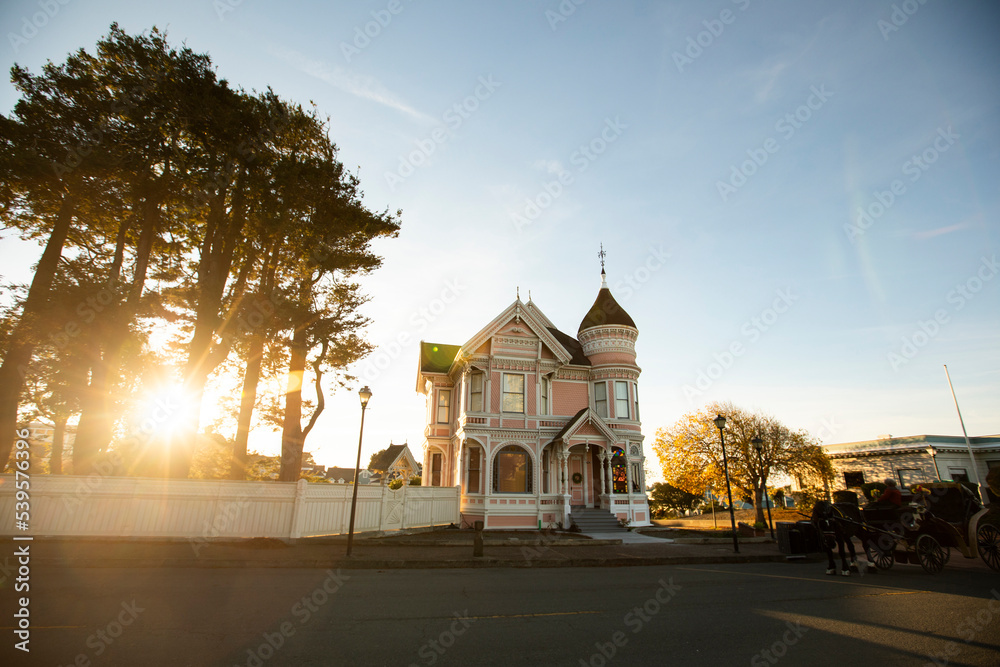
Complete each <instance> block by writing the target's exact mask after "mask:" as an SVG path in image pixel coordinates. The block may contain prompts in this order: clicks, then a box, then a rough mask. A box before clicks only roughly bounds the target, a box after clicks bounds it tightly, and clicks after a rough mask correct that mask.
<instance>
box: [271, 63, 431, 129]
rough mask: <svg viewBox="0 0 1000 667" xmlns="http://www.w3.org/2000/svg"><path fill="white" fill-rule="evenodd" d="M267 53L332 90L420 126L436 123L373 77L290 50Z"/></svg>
mask: <svg viewBox="0 0 1000 667" xmlns="http://www.w3.org/2000/svg"><path fill="white" fill-rule="evenodd" d="M267 50H268V53H270V54H271V55H273V56H275V57H277V58H281V59H282V60H284V61H285V62H287V63H288V64H290V65H291V66H292V67H294V68H295V69H297V70H299V71H301V72H303V73H304V74H307V75H309V76H311V77H313V78H316V79H319V80H320V81H323V82H324V83H328V84H330V85H331V86H333V87H334V88H338V89H340V90H342V91H344V92H345V93H349V94H351V95H354V96H355V97H360V98H362V99H366V100H371V101H372V102H376V103H378V104H381V105H383V106H387V107H389V108H390V109H396V110H397V111H402V112H403V113H405V114H407V115H408V116H411V117H413V118H414V119H416V120H418V121H420V122H421V123H440V121H439V120H437V119H435V118H432V117H430V116H428V115H427V114H425V113H421V112H420V111H417V110H416V109H414V108H413V107H411V106H409V105H408V104H406V103H404V102H402V101H401V100H399V99H398V98H397V97H396V96H395V95H393V94H392V93H391V92H390V91H389V90H388V89H387V88H386V87H385V86H383V85H382V84H381V83H379V82H378V80H377V79H375V78H373V77H370V76H362V75H359V74H353V73H351V72H348V71H346V70H344V69H343V68H341V67H331V66H330V65H328V64H326V63H324V62H322V61H319V60H313V59H311V58H308V57H307V56H305V55H303V54H301V53H299V52H297V51H293V50H291V49H286V48H283V47H279V46H274V45H269V46H268V49H267Z"/></svg>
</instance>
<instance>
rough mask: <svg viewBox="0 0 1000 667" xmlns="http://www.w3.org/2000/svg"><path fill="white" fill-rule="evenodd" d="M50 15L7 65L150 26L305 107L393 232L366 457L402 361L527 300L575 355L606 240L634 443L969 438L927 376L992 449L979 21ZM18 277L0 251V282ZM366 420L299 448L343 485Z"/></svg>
mask: <svg viewBox="0 0 1000 667" xmlns="http://www.w3.org/2000/svg"><path fill="white" fill-rule="evenodd" d="M52 4H53V6H58V7H59V9H58V11H57V12H55V14H54V16H52V17H51V18H49V17H47V16H46V17H44V18H45V20H44V21H42V20H41V18H39V16H41V15H38V16H35V17H34V20H35V22H36V23H38V24H43V23H44V25H41V27H39V28H38V29H37V34H34V33H33V32H32V30H31V29H30V28H27V27H26V24H25V21H28V22H31V21H32V20H33V19H32V17H33V15H35V14H37V13H38V12H41V11H43V10H42V9H41V8H40V7H41V5H39V4H38V3H37V2H30V1H24V0H19V1H9V2H6V3H4V6H3V9H2V10H0V23H2V26H3V34H4V39H3V41H2V44H0V53H2V61H3V65H4V67H8V68H9V66H10V65H11V64H13V63H14V62H18V63H20V64H22V65H25V66H27V67H28V68H30V69H31V70H33V71H37V70H38V69H39V67H40V65H41V64H42V63H43V62H44V61H45V60H46V59H51V60H53V61H56V62H61V61H62V60H63V59H64V58H65V56H66V54H67V52H68V51H70V50H72V49H76V48H79V47H86V48H88V49H90V48H92V47H93V45H94V43H95V42H96V41H97V40H98V39H99V38H100V37H101V36H102V35H104V34H105V33H106V32H107V29H108V26H109V24H110V23H111V22H112V21H117V22H119V23H120V24H121V26H122V27H123V28H124V29H125V30H127V31H129V32H140V31H143V30H147V29H149V28H150V27H151V26H152V25H154V24H155V25H157V26H159V27H160V28H165V29H167V30H168V32H169V37H170V39H171V40H172V41H174V42H177V43H179V42H186V43H187V45H188V46H190V47H191V48H192V49H194V50H195V51H199V52H208V53H209V54H210V55H211V57H212V59H213V61H214V62H215V64H216V65H217V67H218V70H219V73H220V75H221V76H222V77H224V78H226V79H228V80H229V81H230V82H231V83H233V84H234V85H238V86H242V87H244V88H246V89H258V90H259V89H262V88H264V87H266V86H271V87H273V88H274V89H275V90H276V91H277V92H278V93H279V94H280V95H282V96H283V97H285V98H288V99H292V100H296V101H300V102H303V103H306V102H309V101H313V102H315V103H316V105H317V107H318V108H319V110H320V111H321V112H322V113H323V114H324V115H329V117H330V125H331V133H332V136H333V138H334V139H335V141H336V142H337V143H338V145H339V147H340V150H341V153H340V157H341V159H342V160H343V162H344V163H345V164H346V165H348V166H349V167H350V168H351V169H352V170H355V169H357V168H360V176H361V180H362V184H363V188H364V190H365V193H366V201H367V203H368V205H369V206H370V207H372V208H374V209H377V210H382V209H385V208H389V209H391V210H395V209H397V208H401V209H403V218H402V219H403V228H402V233H401V235H400V237H399V239H397V240H392V241H387V242H385V243H383V244H381V245H380V246H379V247H378V250H379V251H380V252H381V253H382V254H383V255H384V257H385V266H384V268H383V269H381V270H380V271H379V272H378V273H377V274H375V275H374V276H372V277H371V278H370V279H369V280H368V281H367V290H368V292H369V293H370V294H371V295H372V297H373V299H372V301H371V303H370V304H369V306H368V308H367V313H368V314H369V315H370V316H371V317H372V318H373V319H374V324H373V325H372V326H371V328H370V338H371V339H372V341H373V342H375V343H376V344H379V345H380V346H381V348H380V354H381V355H382V356H381V357H380V360H381V365H382V366H385V368H384V369H382V370H378V371H377V372H373V371H372V370H371V369H368V370H367V371H366V370H365V366H366V364H362V365H361V366H362V367H361V368H360V369H359V371H360V372H362V375H363V377H364V378H365V380H366V381H367V382H368V384H370V386H371V389H372V391H373V393H374V397H373V398H372V402H371V405H370V408H369V413H368V416H367V419H366V433H365V455H364V459H365V460H367V457H368V454H369V453H370V452H372V451H375V450H376V449H379V448H381V447H384V446H385V445H386V444H388V441H389V439H390V438H391V439H393V440H394V441H395V442H401V441H403V440H407V439H408V440H409V442H410V443H411V445H414V449H416V450H419V445H420V443H421V441H422V428H423V422H422V420H423V400H422V397H421V396H419V395H418V394H416V393H415V392H414V384H415V370H416V365H417V341H418V340H420V339H421V338H422V339H425V340H431V341H434V342H443V343H452V344H461V343H463V342H465V341H466V340H467V339H468V338H470V337H471V336H472V335H473V334H475V333H476V332H477V331H478V330H479V329H480V328H481V327H482V326H483V325H485V324H486V323H487V322H489V320H491V319H492V318H493V317H494V316H495V315H496V314H497V313H499V312H500V311H501V310H502V309H503V308H505V307H506V306H507V305H509V304H510V303H511V302H512V301H513V299H514V296H515V289H516V288H517V287H518V286H519V287H520V289H521V295H522V297H523V298H524V299H525V300H526V298H527V293H528V290H531V296H532V297H533V299H534V301H535V302H536V303H537V305H538V306H539V307H540V308H541V309H542V310H543V311H544V312H545V313H546V314H547V315H548V316H549V318H550V319H551V320H552V321H553V322H555V323H556V324H557V326H559V327H560V328H561V329H563V330H564V331H566V332H567V333H570V334H573V335H575V333H576V328H577V326H578V325H579V322H580V320H581V318H582V317H583V315H584V314H585V313H586V311H587V309H588V308H589V306H590V305H591V303H592V302H593V300H594V298H595V296H596V291H597V288H598V285H599V276H598V274H599V270H600V267H599V264H598V260H597V256H596V255H597V251H598V248H599V244H600V243H603V244H604V247H605V249H606V250H607V252H608V256H607V270H608V278H609V283H610V284H611V286H612V289H613V291H614V293H615V295H616V296H617V298H618V300H619V301H620V302H621V303H622V305H623V306H624V307H625V308H626V310H627V311H628V312H629V313H630V314H631V316H632V317H633V318H634V320H635V321H636V323H637V325H638V327H639V343H638V353H639V357H638V361H639V364H640V366H641V367H642V371H643V372H642V379H641V385H642V386H641V394H642V414H643V418H644V432H645V433H646V436H647V444H648V443H649V442H651V441H652V439H653V436H654V432H655V430H656V428H657V427H659V426H664V425H669V424H671V423H673V422H675V421H676V420H677V419H679V418H680V417H681V416H682V415H683V414H684V413H685V412H688V411H690V410H693V409H696V408H698V407H699V406H701V405H702V404H704V403H705V402H708V401H710V400H716V399H722V400H726V399H728V400H732V401H734V402H736V403H737V404H739V405H741V406H745V407H748V408H759V409H762V410H766V411H768V412H771V413H773V414H774V415H776V416H777V417H779V418H780V419H782V420H783V421H784V422H785V423H786V424H788V425H789V426H792V427H794V428H804V429H808V430H809V431H811V432H812V433H813V434H815V435H819V436H821V437H822V438H823V439H824V441H825V442H828V443H831V442H844V441H852V440H863V439H869V438H874V437H875V436H877V435H879V434H885V433H891V434H893V435H898V436H902V435H916V434H921V433H933V434H952V435H955V434H960V433H961V431H960V427H959V423H958V418H957V416H956V414H955V408H954V405H953V404H952V400H951V395H950V394H949V391H948V386H947V383H946V380H945V375H944V370H943V368H942V365H943V364H948V367H949V369H950V371H951V374H952V379H953V381H954V382H955V387H956V391H957V392H958V397H959V400H960V402H961V407H962V409H963V415H964V417H965V421H966V425H967V427H968V430H969V432H970V434H973V435H985V434H996V433H1000V268H998V267H997V266H996V264H995V262H996V260H997V258H998V255H1000V222H998V212H1000V209H998V207H1000V200H998V197H1000V194H998V193H1000V189H998V187H997V185H998V183H1000V104H998V103H1000V90H998V84H1000V76H998V73H1000V72H998V67H1000V40H997V38H996V35H997V34H998V33H1000V8H998V7H997V6H996V4H995V3H992V2H947V3H946V2H941V1H937V0H931V1H929V2H927V3H926V4H920V3H919V2H917V1H916V0H909V1H908V2H899V1H898V0H895V1H894V2H889V1H881V2H871V1H868V2H860V1H837V2H833V1H826V2H810V3H803V2H767V3H765V2H762V1H759V0H739V1H738V2H730V1H729V0H715V1H713V2H609V1H604V2H598V1H597V0H589V1H587V2H583V3H582V4H580V5H575V4H574V3H573V2H571V1H570V0H563V1H562V2H561V3H560V2H559V0H546V1H537V2H503V3H500V2H494V3H467V2H435V3H421V2H411V1H407V0H399V1H398V2H389V1H388V0H378V1H375V2H352V3H336V5H335V6H328V5H330V4H333V3H321V2H311V3H282V4H281V5H280V6H278V5H277V3H265V2H261V1H260V0H243V1H242V2H238V0H229V2H227V1H226V0H217V1H215V2H213V1H212V0H202V1H198V2H193V1H179V2H172V3H156V4H155V5H154V4H153V3H136V2H101V1H98V0H94V1H85V0H69V1H68V2H67V3H66V4H65V5H64V6H63V5H59V4H58V2H56V0H53V3H52ZM143 5H146V6H143ZM560 7H563V8H564V10H563V13H560ZM894 7H897V8H899V9H898V10H894ZM568 9H572V10H573V11H572V12H569V11H568ZM905 10H909V11H910V12H911V13H910V14H906V13H905ZM393 12H395V13H393ZM894 12H895V13H894ZM378 21H381V24H380V23H379V22H378ZM366 30H367V32H368V33H369V35H373V36H368V35H365V31H366ZM12 33H13V34H15V35H19V36H20V37H21V38H24V39H23V40H22V39H20V38H19V39H14V40H12V38H11V34H12ZM27 35H31V36H30V38H26V36H27ZM15 48H16V52H15ZM0 96H2V99H0V107H2V108H3V109H4V110H5V111H6V110H9V109H10V108H11V106H12V105H13V103H14V100H15V94H14V91H13V89H12V88H11V87H10V85H9V84H6V85H4V86H3V87H2V88H0ZM456 105H459V106H458V107H457V108H456ZM588 147H589V148H588ZM414 164H417V166H413V165H414ZM411 169H412V173H410V170H411ZM387 174H389V175H388V176H387ZM894 188H895V192H893V189H894ZM530 201H534V205H535V206H537V207H538V208H537V209H533V208H532V206H531V205H530V204H529V202H530ZM862 210H865V211H868V217H867V218H860V221H859V211H862ZM852 226H853V227H852ZM32 252H36V256H35V258H36V259H37V251H36V250H32ZM27 257H30V253H29V254H27V255H26V254H25V253H24V251H23V250H21V249H20V248H19V245H18V242H17V241H14V240H11V239H10V238H9V237H8V238H5V240H4V241H3V242H2V245H0V260H2V263H3V265H4V269H3V271H2V272H3V273H4V275H5V277H10V278H14V277H16V276H17V275H19V273H18V272H19V270H23V269H24V268H26V265H27V263H28V262H27V261H26V258H27ZM629 281H631V285H630V284H629ZM961 290H964V292H963V291H961ZM443 294H444V295H445V296H447V297H448V299H449V300H450V301H451V303H448V304H444V303H443V302H441V303H438V302H437V301H436V300H437V299H439V298H441V297H442V295H443ZM422 309H423V310H425V311H426V313H427V315H426V316H425V315H423V314H421V312H422ZM779 311H781V312H779ZM400 339H402V340H403V341H405V342H404V344H402V345H400V346H399V349H398V350H397V349H395V348H391V347H389V344H390V343H392V342H393V341H398V340H400ZM734 346H735V349H736V350H737V351H738V352H739V354H738V355H734V356H733V357H732V358H731V359H730V358H729V357H727V356H726V355H727V351H728V350H731V349H734ZM911 346H912V347H911ZM893 355H896V356H893ZM713 364H719V365H718V366H713ZM723 365H725V366H727V367H726V368H723ZM700 373H704V374H705V376H704V377H703V378H702V380H701V383H700V388H699V374H700ZM686 386H687V387H688V389H687V390H685V387H686ZM696 391H697V392H700V393H698V394H696V393H695V392H696ZM358 413H359V408H358V400H357V396H356V394H350V393H348V392H340V393H338V394H336V395H334V396H333V397H332V400H331V401H330V407H329V408H328V412H327V413H326V414H325V415H324V416H323V418H322V419H321V421H320V423H319V425H318V426H317V431H316V432H314V434H313V435H311V436H310V438H309V441H308V442H307V447H306V448H307V450H312V451H313V452H314V453H315V454H316V458H317V459H318V460H319V461H320V462H321V463H327V464H337V465H350V464H351V463H353V458H354V454H353V452H354V450H355V447H356V442H357V440H356V438H357V425H358V417H359V414H358ZM267 442H276V438H275V437H273V436H271V435H270V434H263V435H258V440H257V443H258V446H261V447H265V446H267V445H266V443H267ZM650 454H651V450H649V449H648V448H647V455H650ZM418 456H419V453H418Z"/></svg>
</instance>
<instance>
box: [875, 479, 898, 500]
mask: <svg viewBox="0 0 1000 667" xmlns="http://www.w3.org/2000/svg"><path fill="white" fill-rule="evenodd" d="M875 502H876V503H884V504H886V505H889V504H892V505H895V506H896V507H902V506H903V494H902V493H900V492H899V489H898V488H897V487H896V480H894V479H893V478H891V477H888V478H886V480H885V491H883V492H882V495H881V496H879V497H878V499H877V500H876V501H875Z"/></svg>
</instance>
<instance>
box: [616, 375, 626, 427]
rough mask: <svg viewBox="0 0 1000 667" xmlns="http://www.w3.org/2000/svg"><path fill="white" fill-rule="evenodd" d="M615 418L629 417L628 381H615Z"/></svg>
mask: <svg viewBox="0 0 1000 667" xmlns="http://www.w3.org/2000/svg"><path fill="white" fill-rule="evenodd" d="M615 419H628V382H625V381H624V380H618V381H616V382H615Z"/></svg>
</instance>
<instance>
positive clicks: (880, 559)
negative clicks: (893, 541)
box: [865, 542, 896, 570]
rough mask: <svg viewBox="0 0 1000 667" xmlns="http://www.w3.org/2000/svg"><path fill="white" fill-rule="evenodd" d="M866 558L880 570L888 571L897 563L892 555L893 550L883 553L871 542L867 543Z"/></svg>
mask: <svg viewBox="0 0 1000 667" xmlns="http://www.w3.org/2000/svg"><path fill="white" fill-rule="evenodd" d="M865 556H867V557H868V562H869V563H872V564H874V565H875V567H877V568H878V569H880V570H888V569H889V568H891V567H892V564H893V563H894V562H896V559H895V558H894V557H893V555H892V549H889V550H888V551H882V550H881V549H879V548H878V547H877V546H875V545H874V544H872V543H870V542H866V543H865Z"/></svg>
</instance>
